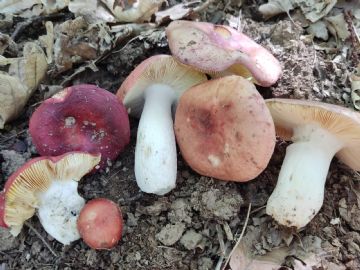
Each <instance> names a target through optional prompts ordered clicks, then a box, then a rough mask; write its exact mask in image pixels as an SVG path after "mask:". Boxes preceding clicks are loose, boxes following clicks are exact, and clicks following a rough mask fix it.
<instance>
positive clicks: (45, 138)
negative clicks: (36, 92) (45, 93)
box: [29, 84, 130, 168]
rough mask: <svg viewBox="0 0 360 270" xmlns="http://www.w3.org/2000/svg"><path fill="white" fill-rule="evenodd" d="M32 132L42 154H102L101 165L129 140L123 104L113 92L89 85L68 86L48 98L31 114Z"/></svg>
mask: <svg viewBox="0 0 360 270" xmlns="http://www.w3.org/2000/svg"><path fill="white" fill-rule="evenodd" d="M29 131H30V135H31V137H32V140H33V143H34V145H35V147H36V149H37V151H38V152H39V154H40V155H44V156H46V155H47V156H57V155H61V154H64V153H67V152H70V151H85V152H89V153H92V154H97V153H100V154H101V162H100V164H99V166H100V168H104V167H106V166H107V165H108V163H109V162H111V161H112V160H114V159H115V158H116V157H117V156H118V155H119V153H120V152H121V151H122V150H123V148H124V147H125V146H126V145H127V144H128V143H129V141H130V126H129V118H128V115H127V112H126V109H125V107H124V105H123V104H122V103H121V102H120V101H119V100H118V99H117V98H116V96H115V95H114V94H112V93H110V92H108V91H106V90H104V89H101V88H99V87H97V86H95V85H90V84H82V85H75V86H71V87H68V88H65V89H64V90H63V91H61V92H59V93H57V94H55V95H54V96H53V97H51V98H49V99H47V100H45V101H44V102H43V103H42V104H41V105H40V106H39V107H38V108H37V109H36V111H35V112H34V113H33V115H32V116H31V119H30V124H29Z"/></svg>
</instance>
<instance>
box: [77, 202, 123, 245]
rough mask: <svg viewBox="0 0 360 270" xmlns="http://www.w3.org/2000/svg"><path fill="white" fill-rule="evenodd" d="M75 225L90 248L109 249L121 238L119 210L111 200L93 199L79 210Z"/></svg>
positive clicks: (121, 220) (121, 224) (121, 227)
mask: <svg viewBox="0 0 360 270" xmlns="http://www.w3.org/2000/svg"><path fill="white" fill-rule="evenodd" d="M77 227H78V230H79V233H80V235H81V237H82V238H83V240H84V242H85V243H86V244H87V245H89V246H90V247H91V248H94V249H111V248H113V247H114V246H115V245H116V244H117V243H118V242H119V241H120V239H121V235H122V229H123V218H122V214H121V210H120V208H119V206H118V205H117V204H115V203H114V202H113V201H111V200H108V199H104V198H98V199H93V200H91V201H89V202H88V203H87V204H86V205H85V206H84V207H83V209H82V210H81V212H80V215H79V218H78V221H77Z"/></svg>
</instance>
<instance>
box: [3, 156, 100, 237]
mask: <svg viewBox="0 0 360 270" xmlns="http://www.w3.org/2000/svg"><path fill="white" fill-rule="evenodd" d="M100 158H101V157H100V155H93V154H88V153H82V152H70V153H66V154H64V155H61V156H58V157H39V158H35V159H32V160H30V161H28V162H27V163H25V164H24V165H23V166H22V167H20V169H18V170H17V171H16V172H15V173H14V174H12V175H11V176H10V178H9V179H8V181H7V182H6V184H5V188H4V192H5V209H4V222H5V223H6V225H7V226H9V227H10V231H11V233H12V234H13V235H15V236H16V235H17V234H19V233H20V231H21V228H22V226H23V224H24V222H25V221H26V220H27V219H29V218H31V217H32V216H33V215H34V213H35V209H36V208H37V207H38V206H39V203H40V202H39V199H38V198H39V196H38V195H39V194H40V193H42V192H44V191H46V190H47V189H48V188H49V187H50V185H51V183H52V182H53V181H69V180H73V181H79V180H80V179H81V177H83V176H84V175H85V174H87V173H88V172H90V171H91V170H92V169H93V168H94V167H95V166H96V165H97V164H98V163H99V161H100Z"/></svg>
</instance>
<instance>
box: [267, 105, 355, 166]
mask: <svg viewBox="0 0 360 270" xmlns="http://www.w3.org/2000/svg"><path fill="white" fill-rule="evenodd" d="M266 105H267V106H268V108H269V110H270V113H271V115H272V117H273V119H274V123H275V128H276V133H277V135H278V136H279V137H281V138H282V139H284V140H288V141H290V140H291V138H292V136H293V129H294V128H295V127H298V126H301V125H306V124H311V123H313V124H318V125H319V126H320V127H321V128H323V129H326V130H328V131H329V132H330V133H331V134H333V135H335V136H336V137H337V138H338V139H339V140H341V141H343V142H344V147H343V148H342V149H341V150H340V151H339V152H338V153H337V154H336V156H337V157H338V158H339V159H340V160H341V161H343V162H344V163H345V164H346V165H348V166H349V167H350V168H352V169H354V170H357V171H359V170H360V114H359V113H357V112H355V111H352V110H350V109H347V108H343V107H341V106H338V105H332V104H327V103H321V102H315V101H307V100H292V99H277V98H274V99H268V100H266Z"/></svg>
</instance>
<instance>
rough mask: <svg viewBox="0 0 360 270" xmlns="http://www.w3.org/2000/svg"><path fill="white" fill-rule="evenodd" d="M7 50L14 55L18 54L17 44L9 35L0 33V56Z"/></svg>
mask: <svg viewBox="0 0 360 270" xmlns="http://www.w3.org/2000/svg"><path fill="white" fill-rule="evenodd" d="M5 50H9V51H11V52H12V53H15V52H17V44H16V43H15V42H14V41H13V40H12V38H11V37H10V36H9V35H6V34H3V33H0V55H2V54H3V53H4V52H5Z"/></svg>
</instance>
